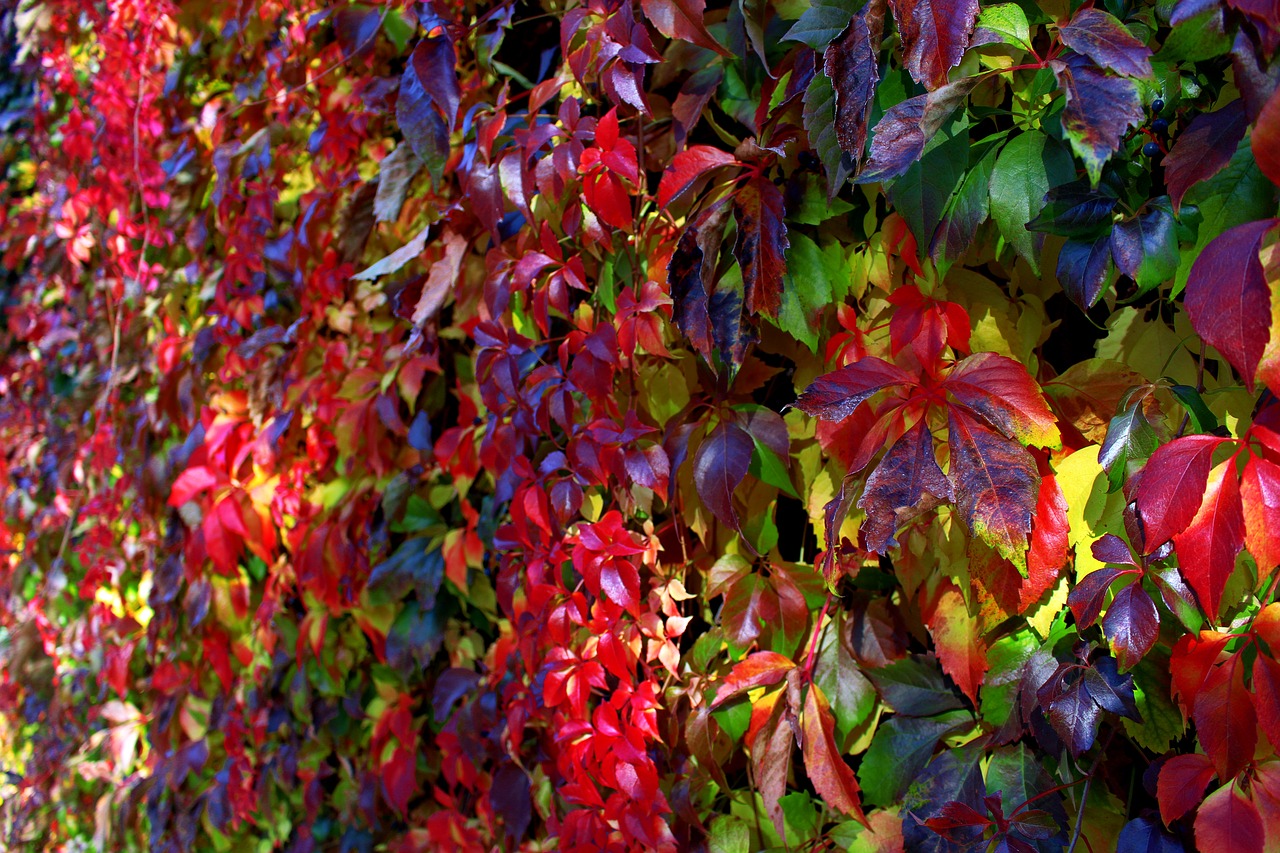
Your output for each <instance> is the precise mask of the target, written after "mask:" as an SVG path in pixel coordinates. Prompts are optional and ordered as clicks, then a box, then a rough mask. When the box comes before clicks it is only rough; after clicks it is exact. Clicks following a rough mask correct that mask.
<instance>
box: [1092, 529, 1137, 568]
mask: <svg viewBox="0 0 1280 853" xmlns="http://www.w3.org/2000/svg"><path fill="white" fill-rule="evenodd" d="M1089 550H1090V551H1091V552H1092V553H1093V556H1094V559H1097V560H1100V561H1102V562H1104V563H1114V564H1116V565H1120V566H1137V565H1138V564H1137V563H1135V562H1134V561H1133V552H1132V551H1130V550H1129V546H1128V545H1126V544H1125V542H1124V540H1123V539H1121V538H1120V537H1119V536H1117V535H1115V534H1114V533H1108V534H1106V535H1105V536H1103V537H1102V538H1101V539H1099V540H1097V541H1096V542H1094V543H1093V545H1092V546H1091V547H1090V548H1089Z"/></svg>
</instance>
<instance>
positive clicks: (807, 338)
mask: <svg viewBox="0 0 1280 853" xmlns="http://www.w3.org/2000/svg"><path fill="white" fill-rule="evenodd" d="M790 241H791V246H790V248H788V249H787V254H786V271H785V273H784V274H783V278H782V281H783V286H782V300H781V304H780V305H779V307H778V316H777V321H778V327H779V328H780V329H782V330H783V331H784V332H787V333H788V334H790V335H791V336H792V337H794V338H796V339H797V340H799V341H801V342H803V343H804V344H805V345H807V346H808V347H809V349H810V350H811V351H814V352H816V351H817V349H818V341H819V334H820V333H821V331H822V325H823V324H822V318H823V314H824V310H825V309H826V308H827V307H828V306H829V305H831V304H832V303H833V302H837V301H838V300H837V299H836V296H835V288H837V287H839V286H840V284H841V283H842V282H843V281H844V280H845V279H847V278H848V275H849V265H848V261H847V259H846V256H845V254H844V252H843V250H842V249H841V248H840V246H839V244H838V243H834V242H830V243H827V244H826V245H824V246H822V247H819V246H818V244H817V243H815V242H813V240H811V239H810V238H809V237H807V236H806V235H804V234H801V233H795V234H792V235H791V237H790Z"/></svg>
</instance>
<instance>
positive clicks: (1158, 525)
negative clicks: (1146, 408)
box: [1103, 435, 1224, 553]
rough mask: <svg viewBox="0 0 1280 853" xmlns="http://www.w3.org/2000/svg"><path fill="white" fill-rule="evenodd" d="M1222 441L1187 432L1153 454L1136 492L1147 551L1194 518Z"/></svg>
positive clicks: (1154, 547)
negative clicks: (1187, 433) (1215, 452)
mask: <svg viewBox="0 0 1280 853" xmlns="http://www.w3.org/2000/svg"><path fill="white" fill-rule="evenodd" d="M1108 439H1110V435H1108ZM1223 441H1224V439H1221V438H1218V437H1217V436H1213V435H1188V436H1183V437H1182V438H1179V439H1176V440H1174V441H1171V442H1169V443H1168V444H1166V445H1164V446H1163V447H1161V448H1160V449H1158V450H1157V451H1156V452H1155V453H1153V454H1152V455H1151V459H1150V460H1149V461H1148V462H1147V465H1146V467H1145V468H1143V469H1142V475H1141V477H1140V478H1139V479H1138V486H1137V489H1136V490H1135V491H1134V494H1133V500H1134V503H1135V504H1136V505H1137V513H1138V518H1139V520H1140V521H1141V523H1142V534H1143V539H1144V542H1145V545H1144V547H1145V548H1146V549H1147V553H1150V552H1151V551H1154V550H1155V549H1156V548H1159V547H1160V546H1161V545H1163V544H1164V543H1166V542H1168V541H1169V540H1170V539H1172V538H1173V537H1174V535H1175V534H1177V533H1181V532H1182V531H1183V530H1185V529H1186V527H1187V525H1188V524H1190V523H1191V520H1192V519H1193V518H1195V516H1196V512H1197V511H1198V510H1199V508H1200V504H1201V498H1202V497H1203V496H1204V493H1205V485H1206V483H1208V481H1209V468H1210V467H1211V465H1212V461H1213V452H1214V451H1215V450H1217V449H1218V447H1219V446H1221V444H1222V442H1223ZM1103 450H1104V451H1105V450H1106V448H1105V447H1104V448H1103ZM1104 464H1105V462H1104Z"/></svg>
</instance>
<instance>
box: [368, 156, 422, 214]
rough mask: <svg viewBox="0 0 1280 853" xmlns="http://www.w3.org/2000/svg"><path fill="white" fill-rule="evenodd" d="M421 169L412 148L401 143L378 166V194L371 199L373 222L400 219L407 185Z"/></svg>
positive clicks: (407, 188)
mask: <svg viewBox="0 0 1280 853" xmlns="http://www.w3.org/2000/svg"><path fill="white" fill-rule="evenodd" d="M421 168H422V161H421V160H419V159H418V155H417V154H414V153H413V147H412V146H411V145H406V144H404V143H401V144H399V145H397V146H396V150H394V151H392V152H391V153H390V154H388V155H387V156H386V157H383V158H382V162H381V163H379V164H378V192H377V195H376V196H374V199H373V219H374V221H375V222H394V221H395V220H396V219H398V218H399V217H400V208H401V207H402V206H404V198H405V195H406V194H408V192H409V184H410V183H412V182H413V179H414V176H416V175H417V174H418V170H419V169H421Z"/></svg>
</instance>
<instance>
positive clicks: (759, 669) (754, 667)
mask: <svg viewBox="0 0 1280 853" xmlns="http://www.w3.org/2000/svg"><path fill="white" fill-rule="evenodd" d="M795 666H796V665H795V664H794V663H792V662H791V660H790V659H788V658H787V657H785V656H784V655H780V654H778V653H777V652H755V653H754V654H750V655H747V657H746V658H744V659H743V660H742V661H741V662H740V663H738V664H737V665H735V666H734V668H733V670H732V671H731V672H730V673H729V674H728V675H727V676H725V679H724V681H723V682H722V683H721V684H720V688H719V689H718V690H717V691H716V698H715V701H713V702H712V703H711V707H712V708H718V707H720V706H721V705H723V704H724V703H725V702H728V701H729V700H730V699H732V698H734V697H735V696H741V695H742V694H743V693H745V692H747V691H748V690H752V689H754V688H756V687H767V686H769V685H772V684H777V683H778V682H779V681H781V680H782V679H783V678H785V677H786V675H787V673H788V672H789V671H790V670H792V669H795Z"/></svg>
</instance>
